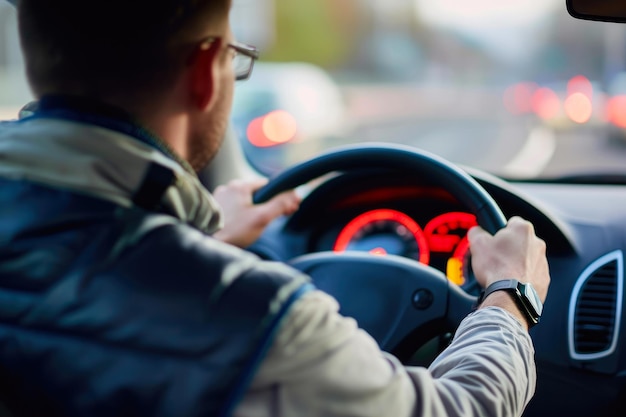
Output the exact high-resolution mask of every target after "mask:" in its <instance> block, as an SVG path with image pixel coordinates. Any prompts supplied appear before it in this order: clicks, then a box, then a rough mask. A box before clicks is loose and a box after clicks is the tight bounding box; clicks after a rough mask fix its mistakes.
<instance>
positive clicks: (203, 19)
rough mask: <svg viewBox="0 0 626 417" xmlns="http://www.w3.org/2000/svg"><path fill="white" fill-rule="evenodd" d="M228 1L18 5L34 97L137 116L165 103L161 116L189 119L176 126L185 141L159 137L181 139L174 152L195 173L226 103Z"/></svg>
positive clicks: (222, 121) (37, 1)
mask: <svg viewBox="0 0 626 417" xmlns="http://www.w3.org/2000/svg"><path fill="white" fill-rule="evenodd" d="M230 3H231V0H132V1H130V0H105V1H102V0H100V1H96V0H91V1H90V0H20V1H19V2H18V17H19V30H20V38H21V42H22V49H23V51H24V57H25V62H26V71H27V76H28V79H29V82H30V84H31V87H32V89H33V92H34V94H35V95H36V96H42V95H44V94H73V95H81V96H86V97H91V98H95V99H100V100H103V101H108V102H111V103H114V104H118V105H122V106H123V107H125V108H126V109H127V110H131V112H132V113H134V114H135V115H136V116H137V115H139V116H145V115H146V114H145V112H144V114H141V112H142V111H143V110H145V109H148V108H150V111H151V112H152V113H155V110H156V111H157V112H158V108H157V107H156V104H159V103H161V104H164V103H163V100H162V99H163V97H169V98H172V97H173V100H171V101H168V103H167V104H166V105H167V106H169V110H168V111H169V113H177V112H178V113H180V114H185V115H186V116H189V117H188V120H189V122H188V123H187V124H186V126H185V127H184V129H183V130H185V135H186V136H188V137H186V138H184V139H180V138H178V139H175V138H173V136H172V138H170V137H164V139H166V140H169V139H172V141H176V140H178V141H179V142H184V146H183V145H180V146H178V145H177V144H176V143H175V144H174V148H177V146H178V149H177V150H178V151H179V152H180V153H181V154H183V155H182V156H184V157H186V158H187V159H188V160H189V161H190V162H192V165H195V166H201V165H203V164H204V163H206V161H207V160H208V159H210V157H211V156H212V155H213V154H214V153H215V152H216V150H217V149H218V147H219V144H220V141H219V138H221V136H222V135H223V133H224V130H225V129H226V124H227V121H228V115H229V111H230V104H231V100H232V89H233V81H234V74H233V69H232V57H233V50H231V49H230V48H228V47H227V44H228V43H229V42H232V41H233V39H232V34H231V32H230V27H229V23H228V13H229V10H230ZM207 40H209V41H207ZM211 40H212V41H211ZM188 104H191V107H189V106H188ZM135 110H137V111H135ZM138 113H139V114H138ZM140 118H142V119H143V117H140ZM149 127H154V126H149ZM155 130H168V129H159V127H156V128H155ZM170 130H172V129H170ZM178 130H181V129H178ZM158 133H159V134H162V136H168V133H169V132H158ZM176 133H179V132H176ZM179 136H180V135H179ZM183 148H184V149H183Z"/></svg>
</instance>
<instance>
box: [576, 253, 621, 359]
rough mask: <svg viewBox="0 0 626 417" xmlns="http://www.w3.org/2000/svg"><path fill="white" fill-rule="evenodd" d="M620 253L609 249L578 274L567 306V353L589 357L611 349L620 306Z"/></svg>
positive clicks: (618, 320)
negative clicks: (607, 252)
mask: <svg viewBox="0 0 626 417" xmlns="http://www.w3.org/2000/svg"><path fill="white" fill-rule="evenodd" d="M622 265H623V255H622V252H621V251H615V252H611V253H609V254H607V255H605V256H603V257H601V258H600V259H598V260H596V261H595V262H593V263H592V264H591V265H589V266H588V267H587V268H586V269H585V270H584V271H583V273H582V274H581V275H580V277H579V278H578V281H577V282H576V285H575V287H574V290H573V292H572V298H571V300H570V307H569V329H568V335H569V348H570V356H571V357H572V358H573V359H577V360H593V359H598V358H601V357H604V356H608V355H610V354H611V353H613V351H614V350H615V347H616V344H617V338H618V334H617V332H618V330H619V325H620V317H621V310H622V288H623V276H624V274H623V266H622Z"/></svg>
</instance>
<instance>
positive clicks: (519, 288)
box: [476, 279, 542, 328]
mask: <svg viewBox="0 0 626 417" xmlns="http://www.w3.org/2000/svg"><path fill="white" fill-rule="evenodd" d="M529 290H530V291H532V292H533V294H535V291H534V288H533V287H532V285H531V284H522V283H520V282H519V281H518V280H516V279H503V280H500V281H496V282H493V283H491V284H490V285H489V286H488V287H487V288H486V289H485V290H484V291H483V292H482V293H481V295H480V297H479V298H478V301H477V303H476V305H477V306H479V305H480V304H481V303H482V302H483V301H484V300H485V298H487V296H489V294H491V293H493V292H496V291H507V292H509V293H511V296H512V297H513V299H514V300H515V303H516V305H517V307H518V309H519V310H520V311H521V313H522V314H523V315H524V317H526V321H527V323H528V327H529V328H530V327H532V326H534V325H536V324H537V323H538V322H539V318H540V317H541V310H542V306H541V305H539V306H537V307H538V309H539V311H537V308H535V307H534V306H533V303H531V302H529V300H528V297H529V296H528V294H527V292H528V291H529ZM534 297H536V301H535V304H537V303H538V304H541V303H540V301H539V300H538V297H537V296H536V295H535V296H534Z"/></svg>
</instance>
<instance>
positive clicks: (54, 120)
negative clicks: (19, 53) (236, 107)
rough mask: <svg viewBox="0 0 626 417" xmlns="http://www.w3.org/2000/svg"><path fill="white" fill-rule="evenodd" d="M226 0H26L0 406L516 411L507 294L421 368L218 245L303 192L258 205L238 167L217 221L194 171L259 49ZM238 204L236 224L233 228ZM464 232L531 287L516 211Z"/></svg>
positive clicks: (533, 260) (288, 207)
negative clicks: (501, 223) (23, 91)
mask: <svg viewBox="0 0 626 417" xmlns="http://www.w3.org/2000/svg"><path fill="white" fill-rule="evenodd" d="M229 9H230V2H229V0H178V1H177V0H156V1H155V0H150V1H148V0H136V1H133V2H128V1H121V0H109V1H106V2H88V1H85V0H82V1H81V0H56V1H53V0H21V1H20V3H19V5H18V15H19V27H20V36H21V41H22V48H23V51H24V56H25V61H26V69H27V75H28V78H29V82H30V84H31V86H32V90H33V92H34V94H35V96H36V97H38V98H40V105H39V108H38V109H37V110H36V112H35V114H34V115H33V116H31V117H27V118H25V119H22V120H20V121H18V122H13V123H8V124H6V125H4V126H2V127H1V128H0V207H1V209H0V231H1V233H0V301H1V302H0V382H1V383H2V386H1V387H0V395H1V396H2V397H1V398H3V400H4V402H5V403H6V405H7V407H8V408H9V409H10V410H11V411H13V412H14V413H15V414H16V415H46V416H55V415H64V416H79V415H80V416H83V415H90V416H100V415H107V416H111V415H115V416H124V415H129V416H130V415H133V416H137V415H158V416H195V415H235V416H252V415H254V416H333V415H354V416H385V415H388V416H409V415H415V416H431V415H432V416H434V415H451V416H452V415H459V416H473V415H475V416H482V415H493V416H510V415H520V414H521V413H522V411H523V409H524V407H525V405H526V404H527V403H528V401H529V400H530V398H531V397H532V395H533V393H534V389H535V381H536V375H535V369H534V361H533V347H532V342H531V340H530V337H529V335H528V332H527V330H528V327H529V323H531V322H532V317H529V316H527V315H526V314H524V312H523V311H521V310H520V307H518V304H516V302H515V301H514V299H513V298H512V297H511V295H510V294H509V293H507V292H504V291H494V292H492V293H490V294H489V295H487V296H486V297H485V298H484V299H483V300H482V303H481V304H480V305H479V306H478V309H477V311H475V312H474V313H472V314H471V315H470V316H468V317H467V318H466V319H465V320H464V321H463V323H462V324H461V326H460V327H459V329H458V330H457V333H456V335H455V339H454V341H453V342H452V344H451V345H450V347H449V348H448V349H447V350H446V351H445V352H444V353H443V354H442V355H440V356H439V358H438V359H437V360H436V361H435V362H434V363H433V365H432V366H431V367H430V369H428V370H427V369H424V368H410V367H403V366H402V365H401V364H399V363H398V361H397V360H396V359H395V358H393V357H392V356H390V355H387V354H385V353H382V352H381V351H380V350H379V348H378V346H377V345H376V343H375V342H374V341H373V340H372V339H371V337H369V336H368V335H367V334H366V333H365V332H363V331H361V330H359V329H358V328H357V326H356V325H355V322H354V321H353V320H351V319H347V318H344V317H341V316H340V315H339V314H338V313H337V311H338V306H337V305H336V303H335V302H334V300H333V299H332V298H331V297H329V296H328V295H326V294H323V293H321V292H319V291H315V290H314V288H312V287H311V285H310V284H309V283H308V280H307V278H306V277H304V276H302V275H301V274H299V273H298V272H296V271H294V270H291V269H290V268H287V267H285V266H281V265H276V264H273V263H266V262H261V261H259V260H258V259H256V258H255V257H254V256H252V255H249V254H246V253H245V252H243V251H241V250H239V249H237V248H235V247H233V246H231V245H230V244H228V243H224V242H230V243H234V244H237V245H240V246H246V245H247V244H249V243H250V242H251V241H253V240H254V239H255V238H256V237H257V236H258V233H259V232H260V230H262V228H263V226H264V225H265V224H267V223H268V222H269V221H270V220H271V218H273V217H276V216H277V215H280V214H284V213H290V212H292V211H293V210H294V209H295V208H296V206H297V200H296V198H295V196H294V195H293V194H292V193H287V194H284V195H282V196H281V197H279V199H278V200H274V203H275V204H276V207H275V208H273V209H263V208H259V207H254V206H252V204H251V198H250V196H251V193H252V191H253V190H254V188H255V186H256V185H250V184H245V183H233V184H231V185H230V186H226V187H225V188H221V189H219V190H216V197H217V199H218V200H220V201H221V204H222V206H223V207H224V208H225V210H224V212H225V213H226V219H225V227H224V229H222V230H221V231H218V230H219V228H220V226H221V224H222V222H223V221H224V219H222V218H221V215H220V213H221V211H220V209H219V208H218V204H217V203H216V201H215V199H214V198H213V197H212V196H211V195H210V194H208V193H207V192H206V191H205V190H203V188H202V187H201V186H200V184H199V181H198V179H197V177H196V176H195V174H194V169H199V168H200V167H202V166H204V164H206V163H207V162H208V161H209V160H210V159H211V158H212V157H213V155H214V154H215V153H216V152H217V150H218V149H219V146H220V140H221V139H220V138H222V137H223V133H224V130H225V128H226V125H227V120H228V115H229V109H230V105H231V99H232V94H233V85H234V80H235V79H243V78H245V77H247V76H248V75H249V71H250V69H251V65H250V62H251V61H250V60H249V59H248V60H247V61H246V59H245V57H248V58H250V57H252V56H253V55H254V52H253V50H251V49H250V48H247V47H246V46H244V45H241V44H238V43H236V42H235V40H234V39H233V36H232V33H231V31H230V28H229V22H228V13H229ZM233 58H234V59H235V61H233ZM242 58H244V59H243V61H242V60H241V59H242ZM241 62H244V63H245V62H248V64H247V66H246V65H243V66H239V64H240V63H241ZM238 213H239V214H238ZM241 213H244V214H245V215H243V218H248V219H252V220H251V221H252V224H248V225H245V224H244V226H245V227H243V228H239V226H240V225H241V223H240V219H241V218H242V217H241ZM250 213H253V214H250ZM233 214H234V216H235V217H234V219H235V221H234V222H233V220H232V218H229V215H233ZM211 235H213V236H211ZM469 238H470V241H471V245H472V254H473V258H472V262H473V267H474V271H475V274H476V276H477V279H478V280H479V281H480V283H481V284H482V285H483V286H485V287H488V286H490V285H491V284H493V283H502V282H503V281H502V280H503V279H505V278H515V279H517V280H518V281H520V282H522V283H532V284H533V285H534V286H535V288H536V289H537V292H538V294H539V298H540V299H541V301H543V300H544V299H545V297H546V294H547V288H548V284H549V274H548V266H547V261H546V257H545V245H544V243H543V242H542V241H541V240H540V239H538V238H537V237H536V236H535V234H534V231H533V228H532V226H531V225H530V224H529V223H528V222H525V221H524V220H522V219H519V218H513V219H511V220H510V222H509V225H508V226H507V227H506V228H505V229H503V230H502V231H500V232H499V233H497V234H496V235H495V236H490V235H489V234H487V233H486V232H484V231H483V230H482V229H480V228H474V229H472V230H471V231H470V234H469ZM496 285H497V284H496ZM490 288H494V287H490Z"/></svg>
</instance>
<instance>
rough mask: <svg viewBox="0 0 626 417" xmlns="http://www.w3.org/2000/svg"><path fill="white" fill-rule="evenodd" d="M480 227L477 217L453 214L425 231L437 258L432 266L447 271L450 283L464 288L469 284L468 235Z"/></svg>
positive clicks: (443, 217)
mask: <svg viewBox="0 0 626 417" xmlns="http://www.w3.org/2000/svg"><path fill="white" fill-rule="evenodd" d="M476 224H477V223H476V216H474V215H473V214H469V213H462V212H451V213H445V214H442V215H440V216H437V217H435V218H434V219H432V220H431V221H430V222H428V224H427V225H426V227H425V228H424V234H425V235H426V239H427V241H428V247H429V248H430V251H431V252H432V254H433V260H432V266H434V267H436V268H438V269H440V270H442V271H445V272H446V275H447V276H448V279H450V281H452V282H454V283H455V284H456V285H459V286H462V287H464V286H466V285H467V284H469V282H467V279H468V277H467V276H466V275H467V273H466V270H467V259H468V257H467V254H468V252H469V242H468V240H467V231H468V230H469V229H471V228H472V227H474V226H476Z"/></svg>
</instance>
